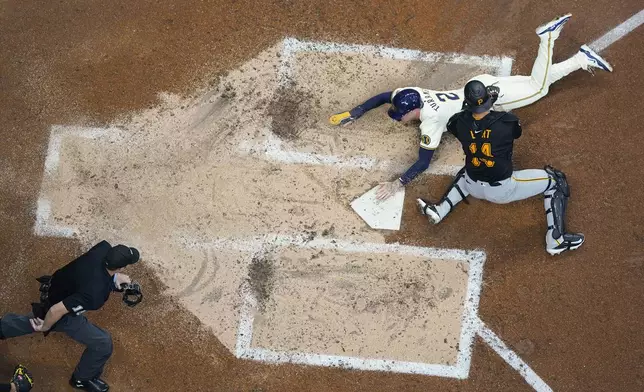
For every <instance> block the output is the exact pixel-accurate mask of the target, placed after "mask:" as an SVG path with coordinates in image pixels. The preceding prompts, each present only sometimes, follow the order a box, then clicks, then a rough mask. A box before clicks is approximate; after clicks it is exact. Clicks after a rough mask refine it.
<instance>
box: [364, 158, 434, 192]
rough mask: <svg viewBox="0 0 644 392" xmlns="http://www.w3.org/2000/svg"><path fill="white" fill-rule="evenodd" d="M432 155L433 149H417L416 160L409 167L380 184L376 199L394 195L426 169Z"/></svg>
mask: <svg viewBox="0 0 644 392" xmlns="http://www.w3.org/2000/svg"><path fill="white" fill-rule="evenodd" d="M433 156H434V150H428V149H426V148H423V147H420V148H419V149H418V160H417V161H416V162H415V163H414V164H413V165H411V167H410V168H409V169H407V171H406V172H405V174H403V175H402V176H400V178H398V179H397V180H395V181H392V182H386V183H384V184H381V185H380V188H378V190H377V191H376V198H377V199H378V200H385V199H388V198H390V197H391V196H393V195H395V194H396V193H397V192H398V191H399V190H401V189H402V188H403V187H404V186H405V185H407V184H409V183H410V182H411V181H412V180H413V179H414V178H416V177H417V176H418V175H419V174H420V173H422V172H424V171H425V170H427V168H428V167H429V163H430V162H431V160H432V157H433Z"/></svg>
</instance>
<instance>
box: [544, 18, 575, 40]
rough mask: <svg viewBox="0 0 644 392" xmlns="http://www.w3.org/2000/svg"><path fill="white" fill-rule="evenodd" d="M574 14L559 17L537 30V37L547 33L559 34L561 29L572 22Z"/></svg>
mask: <svg viewBox="0 0 644 392" xmlns="http://www.w3.org/2000/svg"><path fill="white" fill-rule="evenodd" d="M571 16H572V14H566V15H561V16H557V17H556V18H554V19H553V20H551V21H550V22H548V23H546V24H543V25H541V26H539V27H537V29H536V30H535V31H536V32H537V35H539V36H541V35H544V34H546V33H557V34H558V33H559V31H560V30H561V28H562V27H563V26H564V25H565V24H566V22H568V21H569V20H570V17H571Z"/></svg>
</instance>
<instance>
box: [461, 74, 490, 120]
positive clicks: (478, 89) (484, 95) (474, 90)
mask: <svg viewBox="0 0 644 392" xmlns="http://www.w3.org/2000/svg"><path fill="white" fill-rule="evenodd" d="M465 102H466V103H467V107H468V110H470V111H472V112H474V113H483V112H487V111H488V110H490V108H491V107H492V104H493V103H494V102H493V100H492V97H491V96H490V94H488V92H487V89H486V88H485V85H484V84H483V83H481V82H479V81H478V80H471V81H469V82H467V84H466V85H465Z"/></svg>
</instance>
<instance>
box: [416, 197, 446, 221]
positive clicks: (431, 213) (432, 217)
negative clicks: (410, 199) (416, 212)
mask: <svg viewBox="0 0 644 392" xmlns="http://www.w3.org/2000/svg"><path fill="white" fill-rule="evenodd" d="M416 204H418V207H419V208H420V213H421V214H423V215H425V216H426V217H427V220H428V221H429V223H431V224H432V225H435V224H437V223H439V222H440V221H441V216H440V215H438V211H437V210H436V207H434V206H433V205H431V204H429V203H427V202H426V201H425V200H423V199H416Z"/></svg>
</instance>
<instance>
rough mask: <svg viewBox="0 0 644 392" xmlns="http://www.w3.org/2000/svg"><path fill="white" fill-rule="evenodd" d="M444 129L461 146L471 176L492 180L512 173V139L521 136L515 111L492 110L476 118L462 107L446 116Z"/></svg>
mask: <svg viewBox="0 0 644 392" xmlns="http://www.w3.org/2000/svg"><path fill="white" fill-rule="evenodd" d="M447 130H448V131H449V132H450V133H451V134H452V135H454V136H456V138H457V139H458V141H460V142H461V145H462V146H463V152H465V171H466V172H467V175H468V176H469V177H470V178H471V179H473V180H475V181H485V182H489V183H494V182H497V181H501V180H505V179H506V178H509V177H510V176H511V175H512V148H513V144H514V139H518V138H519V137H520V136H521V124H520V123H519V119H518V118H517V117H516V116H515V115H514V114H512V113H507V112H495V111H491V112H490V113H488V115H487V116H485V117H484V118H482V119H481V120H475V119H474V117H472V113H471V112H469V111H466V110H464V111H462V112H459V113H456V114H455V115H453V116H452V117H451V118H450V119H449V121H448V122H447Z"/></svg>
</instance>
